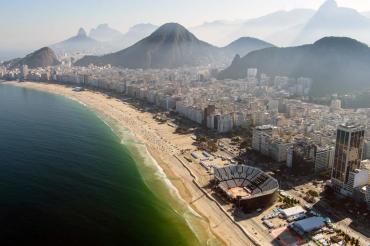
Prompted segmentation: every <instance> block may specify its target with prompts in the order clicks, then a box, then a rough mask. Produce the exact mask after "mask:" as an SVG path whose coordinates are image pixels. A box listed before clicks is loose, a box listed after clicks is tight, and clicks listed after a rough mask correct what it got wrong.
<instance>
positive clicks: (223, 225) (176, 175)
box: [6, 82, 265, 245]
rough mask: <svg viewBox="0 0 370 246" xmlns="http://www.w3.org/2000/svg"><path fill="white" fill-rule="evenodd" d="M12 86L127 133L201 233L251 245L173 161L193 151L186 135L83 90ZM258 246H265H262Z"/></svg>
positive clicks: (126, 105) (141, 112) (27, 84)
mask: <svg viewBox="0 0 370 246" xmlns="http://www.w3.org/2000/svg"><path fill="white" fill-rule="evenodd" d="M6 83H7V84H11V85H14V86H19V87H24V88H30V89H37V90H42V91H46V92H50V93H54V94H58V95H62V96H65V97H68V98H70V99H73V100H77V101H79V102H81V103H83V104H84V105H86V106H87V107H89V108H90V109H92V110H93V111H95V112H96V113H97V114H98V115H100V116H102V117H104V118H107V119H109V120H110V121H113V122H115V123H116V124H117V125H118V126H121V127H124V128H126V129H128V130H129V131H130V132H131V133H132V134H133V135H134V137H135V138H136V139H137V140H138V141H140V142H142V143H144V144H145V146H146V147H147V149H148V151H149V152H150V154H151V156H152V157H153V158H154V159H155V160H156V162H157V163H158V164H159V165H160V167H161V168H162V169H163V171H164V173H165V174H166V177H167V178H168V180H170V181H171V183H172V184H173V185H174V186H175V187H176V189H177V191H178V193H179V195H180V196H181V198H182V199H183V200H184V201H186V203H187V204H188V205H189V206H190V207H191V208H192V209H193V210H194V211H196V213H198V214H199V215H200V216H201V217H203V219H204V221H205V223H203V225H202V226H203V227H204V228H201V230H204V231H205V232H207V231H208V232H211V233H212V235H213V236H214V237H216V238H217V239H218V241H220V242H221V243H222V244H224V245H255V243H254V242H252V241H251V240H250V239H249V238H248V237H247V235H245V233H243V232H242V230H241V229H240V228H239V227H238V226H237V225H236V224H234V223H233V221H231V219H230V218H229V217H228V216H227V215H226V214H225V213H224V212H223V211H222V210H221V209H220V208H219V207H218V206H217V204H216V202H214V201H213V200H211V199H210V198H209V197H208V196H207V195H206V194H204V191H202V190H201V189H200V188H199V187H198V186H197V185H196V183H195V182H194V177H193V176H192V175H191V173H190V172H189V170H188V169H187V168H185V167H184V165H183V163H181V161H180V160H179V159H178V158H176V157H177V156H180V154H181V150H183V149H193V148H194V146H193V145H192V143H193V141H194V140H193V139H192V138H191V135H190V134H181V135H179V134H177V133H175V129H174V128H173V127H171V126H169V125H168V124H160V123H158V121H156V120H155V119H153V114H151V113H149V112H145V111H144V110H139V109H137V108H135V107H134V106H133V105H131V104H129V103H126V102H124V101H121V100H118V99H117V98H114V97H110V96H108V95H106V94H104V93H101V92H97V91H91V90H86V91H83V92H74V91H72V89H71V87H68V86H64V85H59V84H48V83H34V82H23V83H17V82H6ZM262 245H265V244H263V243H262Z"/></svg>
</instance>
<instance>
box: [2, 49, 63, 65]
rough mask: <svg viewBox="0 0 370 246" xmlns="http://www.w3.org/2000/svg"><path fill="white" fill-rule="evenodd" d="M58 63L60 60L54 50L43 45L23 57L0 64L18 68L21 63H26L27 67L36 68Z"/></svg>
mask: <svg viewBox="0 0 370 246" xmlns="http://www.w3.org/2000/svg"><path fill="white" fill-rule="evenodd" d="M59 64H60V61H59V60H58V59H57V56H56V55H55V53H54V51H53V50H52V49H50V48H49V47H43V48H41V49H39V50H36V51H34V52H32V53H31V54H28V55H27V56H25V57H24V58H16V59H13V60H10V61H7V62H4V63H3V64H2V65H4V66H6V67H8V68H17V67H18V68H20V67H21V66H23V65H27V66H28V67H29V68H38V67H49V66H56V65H59Z"/></svg>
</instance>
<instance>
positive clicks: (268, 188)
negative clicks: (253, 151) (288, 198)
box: [214, 165, 279, 211]
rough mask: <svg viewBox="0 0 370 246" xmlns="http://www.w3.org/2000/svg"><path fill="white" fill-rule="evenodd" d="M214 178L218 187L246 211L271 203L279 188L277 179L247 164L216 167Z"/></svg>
mask: <svg viewBox="0 0 370 246" xmlns="http://www.w3.org/2000/svg"><path fill="white" fill-rule="evenodd" d="M214 178H215V180H214V181H215V183H216V186H217V188H218V189H219V190H220V191H221V192H222V193H223V194H224V195H226V196H227V198H228V199H229V200H230V201H232V202H235V203H237V205H238V206H240V207H241V208H242V209H243V210H245V211H248V210H252V209H257V208H263V207H266V206H269V205H271V204H272V203H273V202H274V201H275V199H276V197H277V190H278V189H279V183H278V182H277V180H276V179H274V178H273V177H271V176H269V175H267V174H266V173H264V172H263V171H262V170H260V169H258V168H255V167H251V166H246V165H229V166H225V167H220V168H217V167H214Z"/></svg>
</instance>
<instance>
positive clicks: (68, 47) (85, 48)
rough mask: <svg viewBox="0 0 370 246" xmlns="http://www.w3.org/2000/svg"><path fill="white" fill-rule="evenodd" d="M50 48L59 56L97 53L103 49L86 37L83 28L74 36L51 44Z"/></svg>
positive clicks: (99, 44) (98, 43)
mask: <svg viewBox="0 0 370 246" xmlns="http://www.w3.org/2000/svg"><path fill="white" fill-rule="evenodd" d="M50 47H51V48H52V49H53V50H54V51H55V52H57V53H59V54H62V53H90V52H99V51H100V50H101V49H103V47H102V44H101V43H100V42H98V41H97V40H95V39H93V38H91V37H89V36H87V33H86V31H85V29H83V28H80V29H79V30H78V32H77V34H76V35H75V36H73V37H71V38H68V39H66V40H64V41H62V42H59V43H56V44H53V45H51V46H50Z"/></svg>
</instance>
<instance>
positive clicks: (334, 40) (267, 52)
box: [218, 37, 370, 96]
mask: <svg viewBox="0 0 370 246" xmlns="http://www.w3.org/2000/svg"><path fill="white" fill-rule="evenodd" d="M369 67H370V48H369V47H368V46H367V45H366V44H363V43H361V42H358V41H356V40H354V39H350V38H344V37H326V38H322V39H320V40H318V41H316V42H315V43H314V44H310V45H302V46H297V47H289V48H277V47H272V48H266V49H262V50H257V51H253V52H251V53H249V54H248V55H246V56H244V57H242V58H241V57H240V56H237V57H235V58H234V61H233V62H232V64H231V65H230V66H229V67H228V68H227V69H225V70H223V71H221V72H220V73H219V75H218V77H219V79H226V78H230V79H239V78H245V77H246V75H247V68H257V69H258V70H259V72H260V73H266V74H268V75H270V76H289V77H301V76H303V77H310V78H312V79H313V87H312V90H311V95H314V96H320V95H326V94H329V93H334V92H346V91H350V90H356V89H364V88H370V82H369V78H370V70H369V69H368V68H369Z"/></svg>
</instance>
